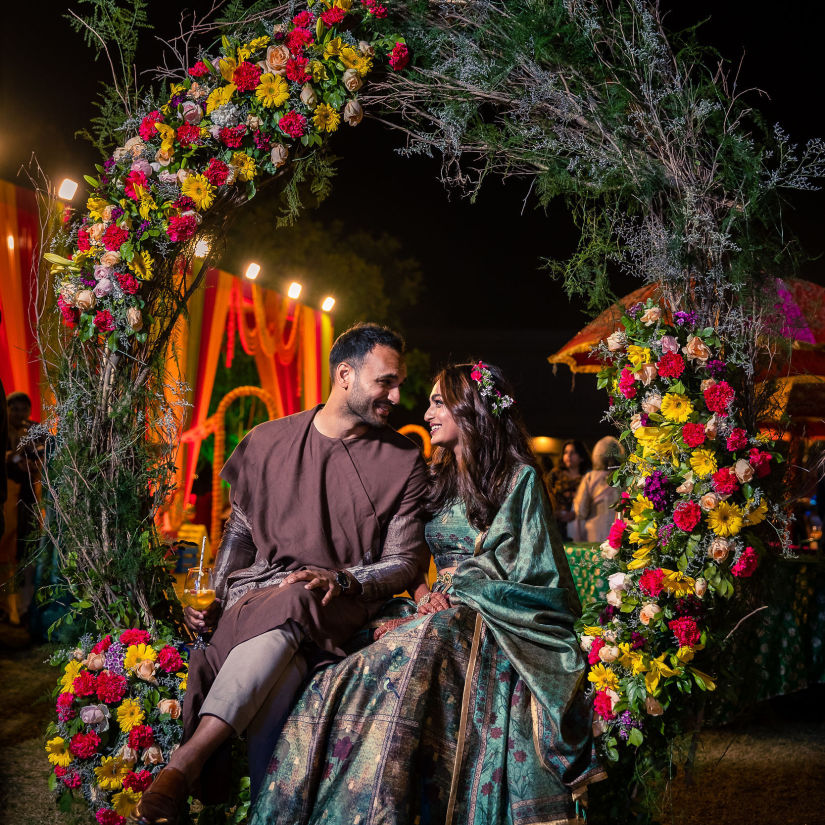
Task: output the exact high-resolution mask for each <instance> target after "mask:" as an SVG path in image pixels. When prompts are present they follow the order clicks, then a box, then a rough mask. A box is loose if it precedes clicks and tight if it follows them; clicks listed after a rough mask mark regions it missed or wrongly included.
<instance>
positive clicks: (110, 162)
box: [103, 157, 115, 172]
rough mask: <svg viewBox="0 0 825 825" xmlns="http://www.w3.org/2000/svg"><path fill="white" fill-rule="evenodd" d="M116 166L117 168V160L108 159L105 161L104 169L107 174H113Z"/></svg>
mask: <svg viewBox="0 0 825 825" xmlns="http://www.w3.org/2000/svg"><path fill="white" fill-rule="evenodd" d="M114 166H115V159H114V158H112V157H110V158H107V159H106V160H104V161H103V168H104V169H105V170H106V171H107V172H111V171H112V169H114Z"/></svg>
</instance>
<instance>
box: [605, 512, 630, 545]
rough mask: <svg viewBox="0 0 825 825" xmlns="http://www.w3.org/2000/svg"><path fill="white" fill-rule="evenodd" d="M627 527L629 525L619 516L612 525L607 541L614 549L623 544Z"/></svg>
mask: <svg viewBox="0 0 825 825" xmlns="http://www.w3.org/2000/svg"><path fill="white" fill-rule="evenodd" d="M626 528H627V525H626V524H625V523H624V522H623V521H622V520H621V519H620V518H617V519H616V521H614V522H613V524H611V525H610V533H608V536H607V543H608V544H609V545H610V546H611V547H612V548H613V549H614V550H618V549H619V548H620V547H621V546H622V536H623V535H624V531H625V529H626Z"/></svg>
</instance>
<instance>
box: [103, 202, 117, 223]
mask: <svg viewBox="0 0 825 825" xmlns="http://www.w3.org/2000/svg"><path fill="white" fill-rule="evenodd" d="M114 211H115V208H114V206H112V204H111V203H110V204H107V205H106V206H104V207H103V212H102V215H103V220H104V221H105V222H106V223H109V221H111V220H112V214H113V213H114Z"/></svg>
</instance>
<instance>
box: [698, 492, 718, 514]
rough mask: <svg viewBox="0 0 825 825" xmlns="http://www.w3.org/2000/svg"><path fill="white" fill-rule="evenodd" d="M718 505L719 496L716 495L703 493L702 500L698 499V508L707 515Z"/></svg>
mask: <svg viewBox="0 0 825 825" xmlns="http://www.w3.org/2000/svg"><path fill="white" fill-rule="evenodd" d="M718 503H719V496H717V495H716V493H705V494H704V495H703V496H702V498H700V499H699V506H700V507H701V508H702V509H703V510H704V511H705V512H706V513H709V512H710V511H711V510H712V509H713V508H714V507H715V506H716V505H717V504H718Z"/></svg>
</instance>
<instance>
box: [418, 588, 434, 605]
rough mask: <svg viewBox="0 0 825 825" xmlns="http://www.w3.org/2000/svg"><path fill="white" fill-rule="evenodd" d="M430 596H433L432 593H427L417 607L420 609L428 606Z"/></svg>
mask: <svg viewBox="0 0 825 825" xmlns="http://www.w3.org/2000/svg"><path fill="white" fill-rule="evenodd" d="M430 596H432V593H429V592H427V593H425V594H424V595H423V596H422V597H421V598H420V599H419V600H418V602H417V606H418V607H423V606H424V605H425V604H427V603H428V602H429V601H430Z"/></svg>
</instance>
